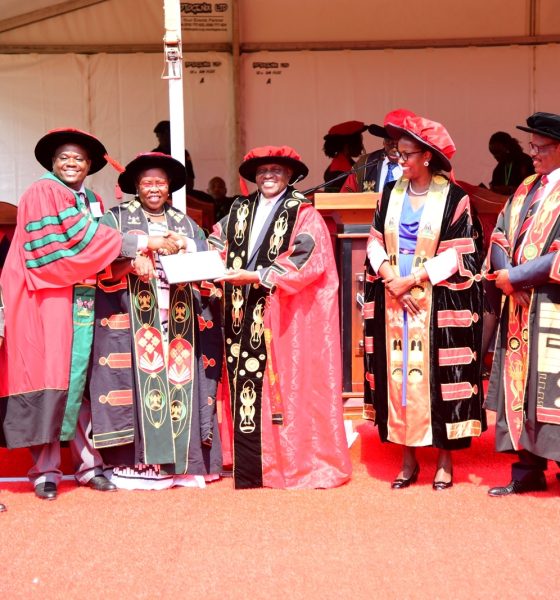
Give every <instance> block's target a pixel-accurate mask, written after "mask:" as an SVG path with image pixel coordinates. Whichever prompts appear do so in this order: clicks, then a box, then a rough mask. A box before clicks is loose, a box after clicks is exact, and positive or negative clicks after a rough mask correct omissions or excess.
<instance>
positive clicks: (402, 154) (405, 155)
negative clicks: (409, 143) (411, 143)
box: [395, 150, 424, 162]
mask: <svg viewBox="0 0 560 600" xmlns="http://www.w3.org/2000/svg"><path fill="white" fill-rule="evenodd" d="M422 152H424V150H415V151H414V152H399V151H398V150H397V151H396V152H395V156H396V157H397V158H398V159H399V160H401V159H402V161H403V162H406V161H407V160H408V157H409V156H412V155H413V154H422Z"/></svg>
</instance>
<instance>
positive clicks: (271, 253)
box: [209, 146, 351, 489]
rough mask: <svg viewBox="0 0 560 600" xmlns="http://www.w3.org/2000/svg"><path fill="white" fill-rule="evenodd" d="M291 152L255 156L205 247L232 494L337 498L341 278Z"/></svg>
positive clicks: (302, 169) (344, 452)
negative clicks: (325, 493) (304, 493)
mask: <svg viewBox="0 0 560 600" xmlns="http://www.w3.org/2000/svg"><path fill="white" fill-rule="evenodd" d="M307 172H308V169H307V167H306V166H305V164H304V163H303V162H302V161H301V159H300V157H299V155H298V154H297V153H296V152H295V150H293V149H292V148H289V147H288V146H282V147H277V146H265V147H263V148H255V149H254V150H252V151H251V152H249V153H248V154H247V155H246V156H245V158H244V161H243V163H242V164H241V166H240V167H239V173H240V175H241V176H242V177H244V178H245V179H247V180H248V181H251V182H254V183H256V184H257V188H258V191H257V192H256V193H253V194H250V195H249V194H247V195H246V196H240V197H238V198H236V200H235V201H234V203H233V205H232V207H231V210H230V212H229V215H228V216H227V217H224V219H222V221H220V222H219V223H218V224H217V225H216V227H215V228H214V232H213V235H212V236H211V237H210V238H209V241H210V243H212V244H213V245H214V246H215V247H216V248H218V249H219V250H220V251H221V253H222V257H223V258H224V260H225V261H226V264H227V266H228V267H229V269H228V273H227V275H226V276H225V277H224V282H225V286H224V294H225V319H224V321H225V323H224V330H225V331H224V333H225V342H226V349H225V357H226V365H227V376H228V377H227V383H228V384H229V393H230V398H231V410H232V421H233V455H234V456H233V458H234V469H233V476H234V481H235V487H236V488H254V487H271V488H291V489H301V488H330V487H335V486H338V485H341V484H343V483H345V482H346V481H348V479H349V478H350V473H351V464H350V455H349V452H348V447H347V442H346V436H345V432H344V425H343V419H342V382H341V357H340V330H339V323H338V275H337V272H336V264H335V260H334V256H333V251H332V245H331V241H330V237H329V232H328V230H327V227H326V225H325V222H324V221H323V219H322V217H321V215H320V214H319V213H318V212H317V211H316V210H315V208H314V207H313V206H311V204H309V203H308V202H307V200H306V198H305V197H304V196H303V195H302V194H300V193H299V192H298V191H297V190H295V189H294V188H293V187H292V185H293V183H294V182H295V181H296V180H299V179H302V178H303V177H305V176H306V175H307Z"/></svg>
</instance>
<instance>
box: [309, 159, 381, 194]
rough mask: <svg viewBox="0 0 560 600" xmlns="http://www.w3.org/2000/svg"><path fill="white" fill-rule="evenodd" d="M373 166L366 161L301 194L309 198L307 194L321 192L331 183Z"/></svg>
mask: <svg viewBox="0 0 560 600" xmlns="http://www.w3.org/2000/svg"><path fill="white" fill-rule="evenodd" d="M371 164H372V163H371V162H369V161H366V162H365V163H364V164H363V165H360V166H359V167H356V166H355V165H354V166H353V167H352V168H351V169H350V170H349V171H345V172H344V173H341V174H340V175H337V176H336V177H333V178H332V179H329V180H328V181H324V182H323V183H320V184H319V185H316V186H315V187H312V188H309V189H308V190H305V192H301V193H302V194H303V195H304V196H307V194H311V192H315V191H317V190H320V189H321V188H322V187H325V186H327V185H330V184H331V183H334V182H335V181H338V180H339V179H342V178H343V177H344V179H346V177H348V175H351V174H352V173H357V172H358V171H361V170H362V169H365V168H367V167H369V166H370V165H371Z"/></svg>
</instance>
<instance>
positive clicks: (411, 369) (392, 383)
mask: <svg viewBox="0 0 560 600" xmlns="http://www.w3.org/2000/svg"><path fill="white" fill-rule="evenodd" d="M407 186H408V180H407V179H402V178H401V179H400V180H399V181H398V182H397V184H396V185H395V187H394V188H393V191H392V192H391V197H390V199H389V206H388V209H387V215H386V217H385V224H384V230H385V233H384V238H385V248H386V252H387V255H388V256H389V264H390V265H391V267H392V268H393V271H394V273H395V275H396V276H397V277H398V276H399V223H400V217H401V212H402V207H403V203H404V199H405V194H406V188H407ZM448 192H449V182H448V181H447V179H445V178H444V177H441V176H439V175H436V176H434V177H432V181H431V183H430V188H429V190H428V195H427V198H426V203H425V205H424V210H423V212H422V216H421V218H420V224H419V227H418V239H417V242H416V249H415V254H414V260H413V266H412V269H413V271H414V270H415V269H419V268H421V267H422V265H423V264H424V263H425V262H426V261H427V260H428V259H430V258H433V257H434V256H435V254H436V251H437V247H438V243H439V237H440V232H441V225H442V219H443V212H444V208H445V202H446V199H447V194H448ZM410 293H411V295H412V297H413V298H414V299H415V300H416V302H417V304H418V305H419V307H420V313H419V314H418V315H416V316H412V315H410V314H408V348H407V354H408V361H407V364H406V365H405V364H404V355H405V349H404V348H403V344H404V343H405V339H404V316H403V309H402V307H401V305H400V303H399V301H398V300H396V299H395V298H393V297H392V296H391V295H390V294H389V293H388V292H387V291H385V308H386V319H385V332H386V340H387V381H388V396H389V401H388V409H389V410H388V420H387V428H388V437H389V439H390V440H391V441H392V442H396V443H398V444H404V445H406V446H424V445H429V444H431V442H432V431H431V408H430V404H431V403H430V367H431V365H430V331H431V304H432V285H431V283H430V282H429V280H428V281H425V282H422V283H421V284H419V285H415V286H414V287H413V288H412V289H411V291H410ZM405 368H406V374H405V373H404V369H405ZM404 382H406V398H410V399H411V401H409V402H408V403H407V405H406V406H403V405H402V393H403V384H404Z"/></svg>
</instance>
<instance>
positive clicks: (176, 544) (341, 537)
mask: <svg viewBox="0 0 560 600" xmlns="http://www.w3.org/2000/svg"><path fill="white" fill-rule="evenodd" d="M359 431H360V433H361V437H360V439H359V440H358V441H357V442H356V444H355V445H354V447H353V448H352V456H353V462H354V468H355V472H354V478H353V480H352V481H351V482H350V483H349V484H348V485H346V486H344V487H342V488H339V489H336V490H326V491H319V490H318V491H314V490H309V491H301V492H282V491H274V490H248V491H238V492H235V491H233V490H232V489H231V480H223V481H220V482H218V483H215V484H212V485H210V486H209V487H208V488H207V489H206V490H185V489H177V490H168V491H163V492H124V491H120V492H117V493H113V494H107V493H106V494H102V493H99V492H94V491H92V490H89V489H85V488H77V487H76V486H75V485H74V483H70V482H65V483H63V485H62V489H61V494H60V497H59V498H58V500H57V501H55V502H44V501H40V500H38V499H36V498H35V497H34V496H33V494H32V493H31V490H30V487H29V485H28V484H24V483H8V484H1V487H2V492H1V493H0V500H1V501H2V502H4V503H5V504H7V505H8V506H9V511H8V512H7V513H4V514H0V535H1V543H0V565H2V566H1V568H0V597H1V598H2V599H11V598H39V597H40V598H43V599H45V598H46V599H49V598H88V599H95V598H109V599H112V598H115V599H116V598H154V597H158V596H159V597H162V598H184V599H186V598H204V599H205V600H206V599H208V600H212V599H220V600H224V599H230V598H231V599H237V598H239V599H241V598H243V599H245V598H247V599H261V598H262V599H265V598H266V599H267V600H270V599H275V598H279V599H280V598H282V599H284V598H290V599H300V598H301V599H303V598H306V599H308V598H320V599H330V598H332V599H335V598H336V599H339V598H359V599H362V598H363V599H368V600H369V599H373V598H382V597H384V598H430V599H432V598H454V599H455V598H507V597H512V598H513V597H515V598H537V597H549V598H552V597H556V594H557V593H558V592H557V587H558V584H557V580H558V566H559V557H560V536H559V535H558V529H557V527H558V526H557V514H558V509H559V508H560V498H559V496H560V484H559V483H558V482H557V481H556V478H555V476H554V474H555V472H556V467H551V469H550V472H549V474H548V482H549V491H548V492H542V493H535V494H529V495H523V496H516V497H511V498H489V497H488V496H487V494H486V490H487V489H488V487H489V486H490V485H493V484H496V483H505V482H507V481H508V480H509V465H510V463H511V460H512V459H511V458H510V457H507V456H499V455H496V454H495V453H494V451H493V431H490V432H487V433H486V434H485V435H484V437H483V438H482V439H480V440H476V441H475V443H474V444H473V447H472V448H471V449H470V450H468V451H464V452H462V453H457V454H456V460H455V486H454V487H453V488H452V489H450V490H446V491H442V492H434V491H433V490H432V488H431V480H432V477H433V474H434V469H435V462H434V461H435V452H434V451H433V450H431V449H427V450H424V451H420V452H419V454H418V455H419V458H420V461H421V471H420V478H419V482H418V484H416V485H414V486H412V487H410V488H409V489H406V490H400V491H395V490H391V489H390V488H389V482H390V480H391V479H392V478H393V477H394V476H395V475H396V473H397V471H398V469H399V465H400V451H399V448H398V447H396V446H393V445H389V444H383V445H382V444H380V443H379V440H378V437H377V432H376V431H375V430H374V429H373V427H372V426H371V424H369V423H367V424H366V423H364V424H361V425H359ZM0 474H1V475H2V476H5V471H3V472H2V473H0Z"/></svg>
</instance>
